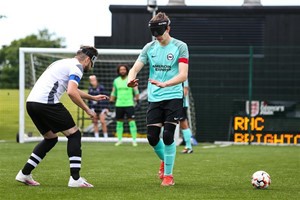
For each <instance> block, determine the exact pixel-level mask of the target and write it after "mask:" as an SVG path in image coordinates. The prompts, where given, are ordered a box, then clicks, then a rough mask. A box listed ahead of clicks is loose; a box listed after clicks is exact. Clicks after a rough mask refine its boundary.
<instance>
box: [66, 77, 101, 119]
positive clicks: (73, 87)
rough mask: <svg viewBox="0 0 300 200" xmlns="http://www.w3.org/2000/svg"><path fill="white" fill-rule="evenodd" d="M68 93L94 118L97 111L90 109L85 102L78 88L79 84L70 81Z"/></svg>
mask: <svg viewBox="0 0 300 200" xmlns="http://www.w3.org/2000/svg"><path fill="white" fill-rule="evenodd" d="M67 94H68V95H69V97H70V99H71V100H72V101H73V102H74V103H75V104H76V105H77V106H79V107H80V108H81V109H83V110H84V111H85V112H86V113H87V114H88V115H89V116H90V117H92V118H94V117H96V113H95V112H94V111H92V110H91V109H89V107H88V106H87V105H86V104H85V103H84V101H83V100H82V98H81V96H80V93H79V90H78V85H77V84H76V83H75V82H73V81H69V83H68V90H67Z"/></svg>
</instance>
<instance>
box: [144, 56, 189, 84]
mask: <svg viewBox="0 0 300 200" xmlns="http://www.w3.org/2000/svg"><path fill="white" fill-rule="evenodd" d="M178 67H179V73H178V75H177V76H175V77H174V78H172V79H170V80H168V81H166V82H159V81H157V80H153V79H149V82H150V83H151V84H153V85H156V86H157V87H161V88H164V87H168V86H173V85H177V84H179V83H182V82H184V81H185V80H186V79H187V77H188V67H189V65H188V64H186V63H183V62H181V63H179V66H178Z"/></svg>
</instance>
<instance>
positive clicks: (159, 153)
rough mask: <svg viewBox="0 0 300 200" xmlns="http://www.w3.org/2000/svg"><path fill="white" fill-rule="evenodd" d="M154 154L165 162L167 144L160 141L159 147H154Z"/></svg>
mask: <svg viewBox="0 0 300 200" xmlns="http://www.w3.org/2000/svg"><path fill="white" fill-rule="evenodd" d="M153 149H154V152H155V153H156V154H157V156H158V157H159V159H160V160H162V161H164V158H165V156H164V152H165V144H164V142H163V141H162V139H160V140H159V142H158V143H157V145H155V146H154V147H153Z"/></svg>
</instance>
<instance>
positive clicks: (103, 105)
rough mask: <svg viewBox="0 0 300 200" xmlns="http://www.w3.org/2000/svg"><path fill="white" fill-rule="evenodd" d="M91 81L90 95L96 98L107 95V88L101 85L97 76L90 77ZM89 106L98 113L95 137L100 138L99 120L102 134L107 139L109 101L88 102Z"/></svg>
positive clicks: (95, 119)
mask: <svg viewBox="0 0 300 200" xmlns="http://www.w3.org/2000/svg"><path fill="white" fill-rule="evenodd" d="M89 81H90V87H89V91H88V94H90V95H92V96H95V95H99V94H107V93H106V92H105V88H104V86H103V85H101V84H99V82H98V80H97V77H96V76H95V75H91V76H90V77H89ZM88 105H89V107H90V109H91V110H94V112H95V113H96V117H95V118H93V124H94V135H95V137H96V138H99V128H98V120H99V119H100V123H101V127H102V132H103V137H104V138H107V137H108V134H107V125H106V120H105V118H106V116H107V113H108V105H109V103H108V101H106V100H104V101H92V100H89V101H88Z"/></svg>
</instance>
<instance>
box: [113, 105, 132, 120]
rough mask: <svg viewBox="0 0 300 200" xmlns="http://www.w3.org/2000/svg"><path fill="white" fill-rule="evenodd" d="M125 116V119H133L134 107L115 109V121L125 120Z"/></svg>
mask: <svg viewBox="0 0 300 200" xmlns="http://www.w3.org/2000/svg"><path fill="white" fill-rule="evenodd" d="M125 116H126V117H127V119H134V118H135V116H134V107H133V106H128V107H116V119H117V120H120V119H125Z"/></svg>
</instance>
